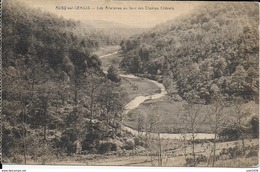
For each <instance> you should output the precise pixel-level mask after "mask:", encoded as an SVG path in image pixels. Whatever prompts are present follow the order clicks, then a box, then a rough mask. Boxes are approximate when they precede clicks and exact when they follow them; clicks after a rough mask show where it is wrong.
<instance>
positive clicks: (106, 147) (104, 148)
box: [98, 142, 117, 154]
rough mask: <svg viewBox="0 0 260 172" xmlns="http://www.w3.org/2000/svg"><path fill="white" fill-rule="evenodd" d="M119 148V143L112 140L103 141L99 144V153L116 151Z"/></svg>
mask: <svg viewBox="0 0 260 172" xmlns="http://www.w3.org/2000/svg"><path fill="white" fill-rule="evenodd" d="M116 150H117V145H116V144H115V143H110V142H105V143H101V144H99V146H98V153H100V154H104V153H107V152H109V151H116Z"/></svg>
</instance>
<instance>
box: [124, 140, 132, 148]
mask: <svg viewBox="0 0 260 172" xmlns="http://www.w3.org/2000/svg"><path fill="white" fill-rule="evenodd" d="M124 149H126V150H132V149H134V142H133V141H132V140H127V141H126V143H125V146H124Z"/></svg>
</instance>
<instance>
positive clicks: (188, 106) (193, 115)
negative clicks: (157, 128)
mask: <svg viewBox="0 0 260 172" xmlns="http://www.w3.org/2000/svg"><path fill="white" fill-rule="evenodd" d="M196 99H198V97H196V95H194V94H193V95H192V94H191V95H188V96H187V100H188V101H187V103H185V104H183V105H182V109H180V113H179V114H177V115H178V116H179V118H181V121H182V122H183V128H184V130H183V131H186V132H187V131H188V132H190V133H191V137H190V142H191V144H192V157H193V161H192V164H191V165H192V166H196V165H197V164H196V154H195V144H196V143H195V139H196V136H197V133H196V132H197V131H198V126H199V122H201V121H202V122H203V121H205V119H206V118H205V117H204V116H203V112H202V105H201V104H196V103H195V102H196V101H197V100H196Z"/></svg>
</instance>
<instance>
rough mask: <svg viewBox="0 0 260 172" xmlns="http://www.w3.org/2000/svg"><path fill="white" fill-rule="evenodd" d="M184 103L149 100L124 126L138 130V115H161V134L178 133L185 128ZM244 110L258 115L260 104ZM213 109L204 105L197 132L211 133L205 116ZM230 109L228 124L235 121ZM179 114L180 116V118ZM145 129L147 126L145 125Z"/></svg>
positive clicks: (251, 103) (169, 100) (136, 110)
mask: <svg viewBox="0 0 260 172" xmlns="http://www.w3.org/2000/svg"><path fill="white" fill-rule="evenodd" d="M184 103H185V102H184V101H179V102H178V101H174V100H172V99H171V98H170V97H168V96H166V97H164V98H162V99H159V100H148V101H145V102H144V103H142V104H141V105H140V106H139V107H138V108H136V109H134V110H132V111H130V112H129V114H128V115H127V116H126V117H125V120H124V124H125V125H126V126H128V127H131V128H133V129H137V125H138V115H139V114H140V113H141V114H143V115H144V116H146V117H148V116H149V115H151V114H154V113H155V114H159V115H160V117H159V118H160V124H161V126H162V127H160V132H169V133H178V132H179V130H180V128H182V127H183V122H182V120H181V119H180V116H181V115H183V112H181V111H180V109H181V108H182V105H183V104H184ZM243 106H244V108H248V107H251V108H252V112H253V114H256V115H257V114H258V112H259V109H258V106H259V105H258V104H256V103H254V102H249V103H247V104H244V105H243ZM210 109H212V106H211V105H202V111H201V116H200V117H199V118H198V122H197V132H204V133H210V132H211V126H210V124H209V123H208V122H207V121H210V120H206V121H203V120H204V118H205V117H204V116H207V117H208V116H209V115H210V113H209V110H210ZM230 110H231V109H230V108H225V109H224V113H225V119H226V123H229V122H232V121H234V117H233V116H231V115H230V114H231V112H230ZM178 114H180V115H179V116H178ZM143 128H145V124H144V125H143Z"/></svg>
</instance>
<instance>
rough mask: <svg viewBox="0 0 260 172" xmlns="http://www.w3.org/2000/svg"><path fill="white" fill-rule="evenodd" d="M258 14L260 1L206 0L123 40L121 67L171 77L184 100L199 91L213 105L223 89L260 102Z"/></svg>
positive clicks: (224, 93)
mask: <svg viewBox="0 0 260 172" xmlns="http://www.w3.org/2000/svg"><path fill="white" fill-rule="evenodd" d="M258 18H259V11H258V6H257V4H249V3H232V4H230V3H221V4H216V5H215V4H214V5H213V4H209V3H208V4H205V6H200V7H199V9H197V10H195V11H193V13H192V14H190V15H188V16H183V17H178V18H177V19H174V20H172V21H168V22H167V23H165V24H161V25H158V26H156V27H155V28H153V29H152V30H150V31H148V32H146V33H144V34H141V35H137V36H133V37H131V38H129V39H128V40H124V41H123V42H121V48H122V50H123V52H124V54H125V56H124V59H123V60H122V62H121V67H123V68H124V69H125V70H127V71H129V72H131V73H139V74H142V75H143V76H149V75H152V76H157V75H161V76H163V78H164V80H169V78H171V80H173V81H176V82H177V86H178V88H177V90H178V93H179V95H180V96H181V97H182V98H185V95H186V94H189V93H190V92H195V93H196V95H197V96H199V98H200V99H202V100H204V101H205V103H211V101H212V100H211V98H212V97H213V95H214V93H215V92H216V91H219V92H220V94H222V96H224V97H225V98H226V99H227V98H229V97H231V96H234V97H241V98H243V99H245V100H257V99H258V94H259V91H258V83H259V79H258V77H259V73H258V61H259V58H258V57H259V41H258V40H259V34H258ZM169 91H170V90H169Z"/></svg>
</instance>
